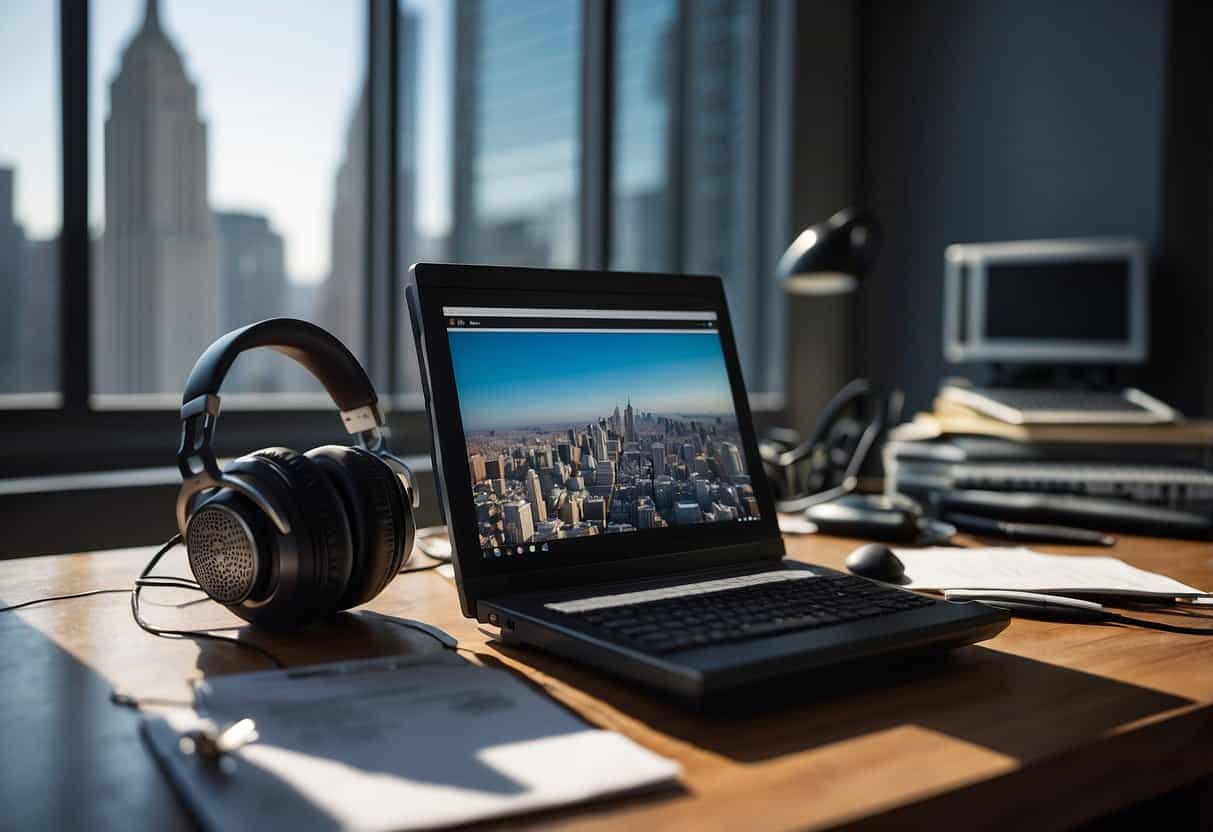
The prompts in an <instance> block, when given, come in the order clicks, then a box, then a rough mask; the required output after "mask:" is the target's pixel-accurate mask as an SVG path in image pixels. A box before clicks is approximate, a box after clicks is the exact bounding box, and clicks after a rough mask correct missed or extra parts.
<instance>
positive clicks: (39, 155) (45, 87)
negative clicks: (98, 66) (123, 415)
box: [0, 0, 63, 394]
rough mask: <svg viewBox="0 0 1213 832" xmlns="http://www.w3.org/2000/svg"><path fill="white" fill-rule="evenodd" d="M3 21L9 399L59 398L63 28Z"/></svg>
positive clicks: (1, 142)
mask: <svg viewBox="0 0 1213 832" xmlns="http://www.w3.org/2000/svg"><path fill="white" fill-rule="evenodd" d="M57 6H58V4H57V3H53V2H50V0H9V2H6V4H5V5H4V8H3V11H0V113H4V126H3V127H2V128H0V298H3V302H2V303H0V394H6V393H45V392H51V391H56V390H58V389H59V268H58V235H59V228H60V226H61V225H62V220H63V214H62V210H61V206H60V198H61V176H60V153H59V151H60V140H59V38H58V34H57V33H58V27H59V20H58V14H57V11H56V9H57Z"/></svg>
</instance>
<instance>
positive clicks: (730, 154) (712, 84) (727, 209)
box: [683, 0, 758, 379]
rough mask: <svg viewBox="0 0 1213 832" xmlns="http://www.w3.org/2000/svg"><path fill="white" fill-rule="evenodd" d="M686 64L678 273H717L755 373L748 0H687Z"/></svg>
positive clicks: (753, 118)
mask: <svg viewBox="0 0 1213 832" xmlns="http://www.w3.org/2000/svg"><path fill="white" fill-rule="evenodd" d="M690 7H691V12H690V19H689V20H688V21H687V41H686V44H687V56H686V60H687V67H686V76H685V77H686V96H687V100H686V108H687V109H686V115H685V118H686V140H685V146H686V157H685V164H686V166H687V167H686V172H685V176H684V180H683V181H685V182H686V194H685V196H684V204H685V205H686V213H685V218H684V222H683V247H684V263H683V266H684V268H685V270H686V271H689V272H693V273H696V274H715V275H720V276H721V277H723V278H724V281H725V289H726V291H727V292H728V296H729V317H730V318H731V320H732V323H733V328H734V329H735V330H736V333H737V348H738V350H739V351H740V353H741V360H742V364H743V366H744V367H745V369H746V371H747V372H746V377H747V378H751V379H752V378H757V377H758V373H757V370H756V368H755V362H756V361H757V357H758V356H757V352H758V343H757V340H758V334H757V332H756V327H755V326H754V323H755V322H754V317H755V315H754V312H755V309H754V305H755V301H756V298H757V286H758V275H756V274H754V256H753V250H754V249H753V247H754V245H755V242H756V241H755V236H756V234H757V231H758V226H757V224H756V223H755V222H754V220H753V218H754V216H755V214H756V213H757V208H758V205H757V195H756V191H755V189H754V175H753V169H752V167H751V166H750V165H747V160H752V159H754V158H755V155H756V153H757V148H756V147H755V141H754V137H755V135H756V129H755V126H754V125H755V124H756V123H757V108H756V106H755V104H756V103H757V102H755V101H754V90H755V83H754V72H753V66H754V62H755V61H754V57H755V56H754V37H753V33H754V30H755V3H754V2H752V0H690Z"/></svg>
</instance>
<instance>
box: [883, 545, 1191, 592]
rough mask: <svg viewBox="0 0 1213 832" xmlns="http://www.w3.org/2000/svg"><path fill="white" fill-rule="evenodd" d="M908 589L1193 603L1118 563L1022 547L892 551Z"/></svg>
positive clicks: (1174, 588) (1176, 585) (1171, 583)
mask: <svg viewBox="0 0 1213 832" xmlns="http://www.w3.org/2000/svg"><path fill="white" fill-rule="evenodd" d="M895 553H896V554H897V557H898V558H899V559H900V560H901V562H902V565H903V566H905V572H906V578H907V579H909V583H908V584H906V585H905V586H906V587H907V588H909V589H937V590H945V589H1011V590H1022V591H1025V592H1053V593H1057V594H1060V595H1066V594H1069V595H1083V594H1086V595H1124V596H1139V597H1143V598H1195V597H1198V596H1201V595H1204V594H1205V593H1203V592H1201V591H1200V590H1199V589H1194V588H1193V587H1190V586H1188V585H1187V584H1182V583H1180V582H1179V581H1176V580H1173V579H1172V578H1168V577H1167V576H1166V575H1159V574H1157V573H1156V572H1147V571H1146V570H1144V569H1138V568H1137V567H1135V566H1130V565H1129V564H1127V563H1125V562H1124V561H1123V560H1117V559H1116V558H1106V557H1087V556H1083V555H1048V554H1043V553H1041V552H1034V551H1032V550H1031V549H1024V548H989V549H961V548H957V547H945V546H940V547H934V548H928V549H896V550H895Z"/></svg>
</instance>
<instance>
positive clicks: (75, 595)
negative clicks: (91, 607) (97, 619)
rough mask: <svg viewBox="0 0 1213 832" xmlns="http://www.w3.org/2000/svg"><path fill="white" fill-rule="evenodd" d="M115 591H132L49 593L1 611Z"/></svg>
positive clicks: (95, 590)
mask: <svg viewBox="0 0 1213 832" xmlns="http://www.w3.org/2000/svg"><path fill="white" fill-rule="evenodd" d="M115 592H130V590H129V589H90V590H89V591H88V592H72V593H69V594H67V595H48V596H47V597H45V598H35V599H33V600H32V601H22V602H21V603H20V604H12V605H10V606H7V607H0V612H11V611H12V610H19V609H21V608H23V607H32V606H33V605H34V604H45V603H47V602H49V601H67V600H69V599H71V598H87V597H89V596H90V595H106V594H109V593H115Z"/></svg>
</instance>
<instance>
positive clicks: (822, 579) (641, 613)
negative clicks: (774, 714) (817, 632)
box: [548, 571, 934, 653]
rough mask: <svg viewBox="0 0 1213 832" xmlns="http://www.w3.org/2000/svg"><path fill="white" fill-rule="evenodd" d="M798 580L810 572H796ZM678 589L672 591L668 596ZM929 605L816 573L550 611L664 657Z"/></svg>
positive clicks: (863, 583)
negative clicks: (730, 586) (720, 644)
mask: <svg viewBox="0 0 1213 832" xmlns="http://www.w3.org/2000/svg"><path fill="white" fill-rule="evenodd" d="M760 574H771V575H779V574H781V573H760ZM799 575H803V576H811V573H806V572H803V571H801V572H800V573H799ZM678 589H679V588H678V587H671V588H670V590H672V591H674V592H677V591H678ZM608 597H614V598H621V597H622V596H608ZM932 603H934V602H932V601H931V600H929V599H927V598H923V597H922V596H919V595H915V594H914V593H911V592H905V591H902V590H896V589H889V588H886V587H882V586H880V585H879V584H874V583H872V582H871V581H867V580H864V579H862V578H854V577H851V576H849V575H820V576H815V577H810V579H808V580H771V581H765V582H761V583H756V584H753V585H749V586H742V587H739V588H736V589H722V590H720V591H715V592H697V593H691V594H681V595H675V596H674V597H664V598H660V599H658V600H650V601H642V602H639V603H617V602H615V603H611V604H609V605H595V604H594V603H592V602H589V603H588V602H585V601H581V602H567V603H566V604H562V605H561V604H553V605H548V606H549V608H552V609H556V610H557V611H560V612H564V613H565V614H566V615H569V616H571V617H573V618H576V619H578V620H580V621H582V622H584V623H586V624H589V625H591V626H593V627H595V628H599V629H603V630H606V631H607V632H609V633H610V634H611V635H612V636H614V637H616V638H617V639H619V640H621V641H623V642H627V643H631V644H633V645H636V646H639V647H641V648H642V649H644V650H645V651H646V652H650V653H670V652H673V651H675V650H684V649H686V648H689V647H704V646H707V645H711V644H719V643H722V642H727V641H738V640H741V639H747V638H754V637H756V636H768V635H772V634H775V633H784V632H790V631H793V630H807V629H812V628H816V627H826V626H830V625H833V624H841V623H843V622H847V621H856V620H859V619H863V618H875V617H876V616H881V615H891V614H893V613H898V612H903V611H905V610H911V609H916V608H918V607H926V606H930V605H931V604H932ZM562 607H563V609H562Z"/></svg>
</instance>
